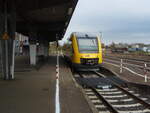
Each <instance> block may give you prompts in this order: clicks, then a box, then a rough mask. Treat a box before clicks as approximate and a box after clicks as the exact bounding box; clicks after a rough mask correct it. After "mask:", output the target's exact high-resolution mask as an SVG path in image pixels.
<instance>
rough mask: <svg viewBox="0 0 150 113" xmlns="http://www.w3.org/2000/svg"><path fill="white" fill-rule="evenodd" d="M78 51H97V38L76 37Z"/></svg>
mask: <svg viewBox="0 0 150 113" xmlns="http://www.w3.org/2000/svg"><path fill="white" fill-rule="evenodd" d="M78 46H79V51H80V52H81V53H84V52H86V53H87V52H88V53H98V41H97V38H96V37H95V38H78Z"/></svg>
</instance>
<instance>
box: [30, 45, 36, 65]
mask: <svg viewBox="0 0 150 113" xmlns="http://www.w3.org/2000/svg"><path fill="white" fill-rule="evenodd" d="M36 54H37V52H36V44H30V64H31V65H36Z"/></svg>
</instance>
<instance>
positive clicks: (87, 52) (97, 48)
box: [70, 32, 102, 71]
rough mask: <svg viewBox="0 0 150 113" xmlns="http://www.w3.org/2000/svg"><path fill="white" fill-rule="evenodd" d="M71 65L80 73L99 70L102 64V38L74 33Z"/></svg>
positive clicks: (72, 36) (71, 38)
mask: <svg viewBox="0 0 150 113" xmlns="http://www.w3.org/2000/svg"><path fill="white" fill-rule="evenodd" d="M70 41H71V45H72V55H71V63H72V67H73V69H75V70H78V71H92V70H99V67H100V64H101V63H102V48H101V41H100V38H99V37H98V36H96V35H91V34H88V33H77V32H75V33H72V35H71V37H70Z"/></svg>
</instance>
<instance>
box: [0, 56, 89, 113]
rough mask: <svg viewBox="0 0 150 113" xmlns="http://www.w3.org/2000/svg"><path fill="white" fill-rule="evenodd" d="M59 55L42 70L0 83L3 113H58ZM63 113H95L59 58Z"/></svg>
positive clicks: (51, 59)
mask: <svg viewBox="0 0 150 113" xmlns="http://www.w3.org/2000/svg"><path fill="white" fill-rule="evenodd" d="M55 70H56V56H51V57H49V60H48V61H47V62H46V63H45V64H44V65H43V66H42V67H41V68H40V69H39V70H34V69H33V70H31V71H23V72H20V71H19V72H16V73H15V77H16V79H15V80H12V81H4V80H0V100H1V101H0V113H55V86H56V84H55V83H56V71H55ZM59 79H60V110H61V113H92V112H91V110H90V107H89V106H88V103H87V102H86V100H85V98H84V96H83V94H82V92H81V91H80V89H79V88H78V87H76V85H75V84H74V82H73V80H72V75H71V72H70V70H69V69H68V67H67V66H66V65H65V64H64V61H63V60H62V58H60V78H59Z"/></svg>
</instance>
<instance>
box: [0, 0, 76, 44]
mask: <svg viewBox="0 0 150 113" xmlns="http://www.w3.org/2000/svg"><path fill="white" fill-rule="evenodd" d="M0 1H3V0H0ZM8 2H9V0H8ZM14 2H15V10H16V31H17V32H19V33H22V34H24V35H27V36H30V34H32V33H33V34H34V35H32V36H35V37H37V38H39V39H43V40H49V41H53V40H55V38H56V36H55V35H56V34H58V36H59V38H62V37H63V35H64V33H65V31H66V29H67V26H68V24H69V22H70V19H71V17H72V14H73V11H74V9H75V7H76V4H77V2H78V0H14Z"/></svg>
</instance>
